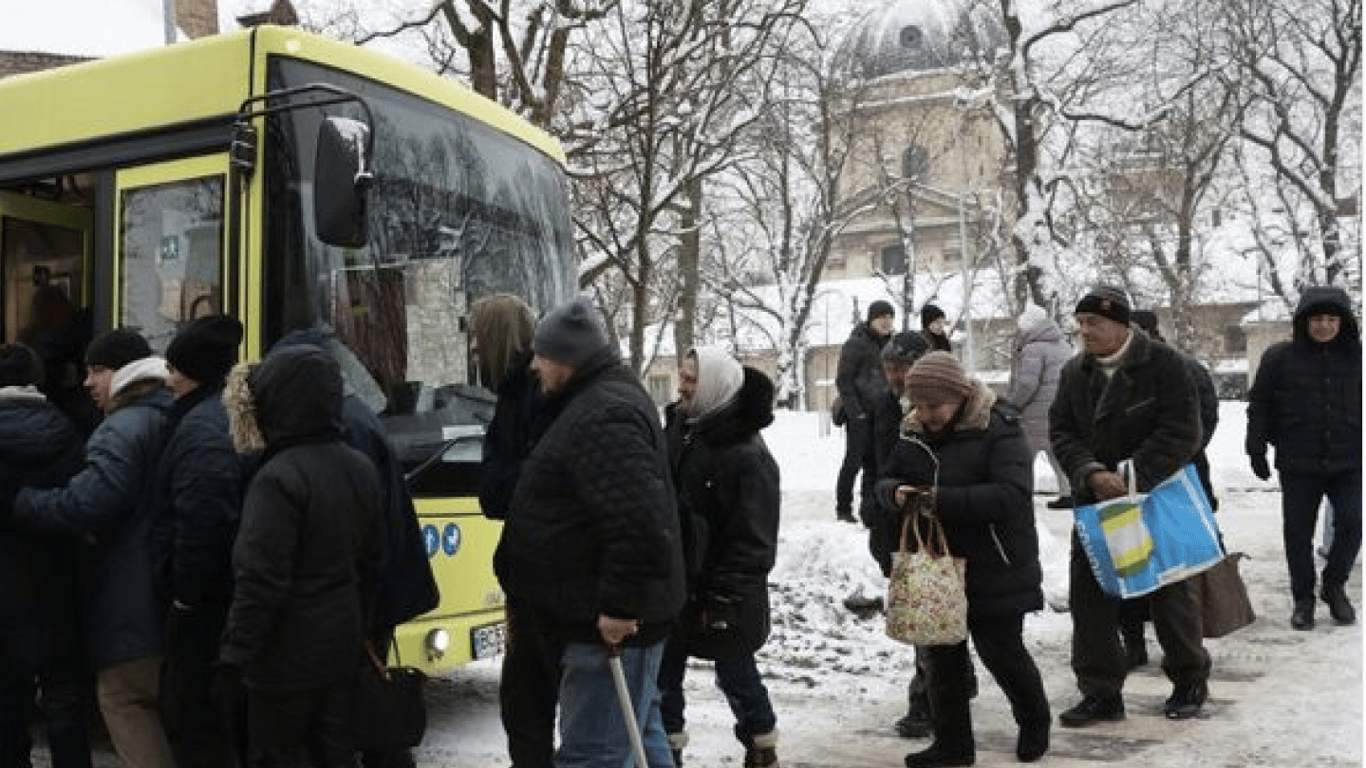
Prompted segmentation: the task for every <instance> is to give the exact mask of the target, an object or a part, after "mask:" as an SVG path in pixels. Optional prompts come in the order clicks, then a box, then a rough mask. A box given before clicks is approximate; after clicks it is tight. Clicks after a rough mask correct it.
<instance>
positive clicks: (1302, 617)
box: [1290, 597, 1314, 630]
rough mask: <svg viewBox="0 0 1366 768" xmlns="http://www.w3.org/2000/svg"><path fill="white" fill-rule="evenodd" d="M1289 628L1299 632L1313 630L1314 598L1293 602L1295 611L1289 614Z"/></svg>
mask: <svg viewBox="0 0 1366 768" xmlns="http://www.w3.org/2000/svg"><path fill="white" fill-rule="evenodd" d="M1290 626H1291V628H1293V629H1299V630H1306V629H1313V628H1314V598H1312V597H1311V598H1309V599H1308V600H1296V601H1295V610H1294V611H1291V613H1290Z"/></svg>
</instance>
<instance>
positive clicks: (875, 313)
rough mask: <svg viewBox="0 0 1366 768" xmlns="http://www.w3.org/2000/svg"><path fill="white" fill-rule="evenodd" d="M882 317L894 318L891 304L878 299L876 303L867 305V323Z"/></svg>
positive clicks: (894, 311)
mask: <svg viewBox="0 0 1366 768" xmlns="http://www.w3.org/2000/svg"><path fill="white" fill-rule="evenodd" d="M884 316H891V317H895V316H896V309H895V308H893V307H892V305H891V302H887V301H883V300H882V299H878V300H877V301H875V302H873V303H872V304H869V305H868V322H870V323H871V322H872V321H874V320H876V319H878V318H879V317H884Z"/></svg>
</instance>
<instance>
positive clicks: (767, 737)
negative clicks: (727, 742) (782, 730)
mask: <svg viewBox="0 0 1366 768" xmlns="http://www.w3.org/2000/svg"><path fill="white" fill-rule="evenodd" d="M777 747H778V731H777V730H772V731H769V732H768V733H761V734H758V735H756V736H754V737H753V738H751V739H750V740H749V746H747V747H746V748H745V768H779V766H778V752H777Z"/></svg>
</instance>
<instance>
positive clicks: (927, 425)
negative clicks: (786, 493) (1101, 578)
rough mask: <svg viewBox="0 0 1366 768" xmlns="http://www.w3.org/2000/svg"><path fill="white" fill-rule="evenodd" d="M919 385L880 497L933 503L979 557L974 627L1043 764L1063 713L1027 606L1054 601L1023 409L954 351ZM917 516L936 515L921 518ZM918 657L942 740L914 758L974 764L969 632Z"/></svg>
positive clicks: (920, 364) (960, 550)
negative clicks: (1050, 688) (1045, 584)
mask: <svg viewBox="0 0 1366 768" xmlns="http://www.w3.org/2000/svg"><path fill="white" fill-rule="evenodd" d="M907 390H908V393H909V395H910V399H911V402H912V404H913V407H912V410H911V412H910V413H909V414H908V415H907V416H906V419H905V421H904V422H903V424H902V428H903V429H902V439H901V440H899V441H898V442H897V445H896V448H894V449H893V450H892V455H891V457H890V458H889V459H888V462H887V466H886V467H885V468H883V471H882V475H881V479H879V480H878V483H877V497H878V501H879V502H881V503H882V505H883V508H884V509H888V510H903V511H904V510H908V509H912V508H915V509H919V508H923V507H925V506H929V507H930V510H931V514H933V515H934V516H935V517H937V518H938V519H939V520H940V521H941V522H942V523H943V526H944V533H945V536H946V538H947V539H948V546H949V551H950V552H951V553H952V554H953V555H954V556H956V557H961V558H964V559H965V560H967V584H966V592H967V598H968V632H969V634H970V635H971V636H972V643H973V645H974V646H975V647H976V649H977V655H978V657H979V658H980V659H981V660H982V664H983V665H985V666H986V668H987V669H988V670H989V671H990V672H991V675H992V677H994V678H995V679H996V682H997V683H998V684H999V685H1000V687H1001V689H1002V691H1004V692H1005V694H1006V699H1007V700H1008V701H1009V702H1010V706H1011V710H1012V714H1013V715H1014V718H1015V723H1016V725H1018V726H1019V738H1018V741H1017V742H1016V745H1015V751H1016V756H1017V757H1018V758H1019V759H1020V760H1021V761H1022V762H1033V761H1035V760H1038V759H1039V758H1040V757H1042V756H1043V754H1044V753H1045V752H1047V751H1048V731H1049V724H1050V720H1051V716H1050V714H1049V709H1048V697H1047V695H1046V693H1045V691H1044V687H1043V680H1042V678H1041V677H1040V676H1039V670H1038V667H1036V666H1035V664H1034V660H1033V659H1032V658H1031V657H1030V655H1029V651H1028V650H1027V649H1026V648H1025V645H1024V640H1023V629H1024V615H1025V614H1026V613H1028V612H1030V611H1037V610H1039V609H1040V608H1042V607H1043V590H1042V588H1041V584H1042V580H1043V570H1042V568H1041V567H1040V565H1039V542H1038V534H1037V532H1036V531H1035V528H1034V504H1033V500H1032V498H1031V494H1032V492H1033V483H1034V470H1033V461H1032V459H1031V457H1030V453H1029V448H1028V447H1027V445H1026V443H1025V439H1024V433H1023V432H1022V431H1021V429H1020V425H1019V418H1018V416H1017V415H1016V413H1015V411H1014V409H1013V408H1012V407H1010V406H1009V405H1008V404H1005V403H998V402H997V399H996V395H995V393H994V392H992V390H991V389H989V388H988V387H987V386H986V385H985V384H983V383H982V382H980V381H977V380H975V379H970V378H968V376H967V374H966V373H965V372H964V370H963V366H962V365H960V364H959V362H958V360H957V359H956V358H954V356H953V355H950V354H949V353H947V352H930V353H929V354H927V355H925V356H924V357H922V358H920V360H919V361H917V362H916V364H915V365H914V366H912V367H911V371H910V373H909V374H908V375H907ZM910 520H912V521H916V523H915V524H921V525H923V524H924V522H925V520H924V518H923V517H921V516H918V515H917V516H915V517H912V518H910ZM897 527H898V529H900V527H901V526H900V525H898V526H897ZM917 654H918V656H919V658H920V660H921V662H922V663H923V664H924V665H925V667H926V669H927V672H928V674H927V675H926V680H927V693H928V695H929V700H930V706H931V710H932V711H933V712H934V714H935V726H934V742H933V743H932V744H931V745H930V747H929V749H926V750H924V751H921V752H914V753H911V754H909V755H907V756H906V765H907V766H908V767H909V768H931V767H932V766H946V765H972V763H973V761H974V760H975V759H976V745H975V742H974V738H973V733H972V714H971V710H970V708H969V692H970V691H971V686H970V684H969V675H970V674H971V662H970V660H969V657H968V646H967V641H963V642H961V643H957V644H955V645H942V646H925V647H922V648H918V649H917Z"/></svg>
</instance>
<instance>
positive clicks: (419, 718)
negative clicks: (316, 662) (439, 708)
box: [351, 642, 427, 750]
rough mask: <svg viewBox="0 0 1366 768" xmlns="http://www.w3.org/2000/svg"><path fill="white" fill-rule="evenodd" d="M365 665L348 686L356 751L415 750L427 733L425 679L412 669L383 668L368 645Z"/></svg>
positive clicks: (367, 644) (415, 669) (420, 673)
mask: <svg viewBox="0 0 1366 768" xmlns="http://www.w3.org/2000/svg"><path fill="white" fill-rule="evenodd" d="M365 655H366V657H367V658H366V663H364V664H362V665H361V666H360V669H358V670H356V679H355V681H354V682H353V684H352V687H351V736H352V740H353V741H354V746H355V748H356V749H358V750H371V749H395V748H404V747H416V746H417V745H418V744H420V743H421V742H422V736H423V734H424V733H426V731H427V704H426V702H425V701H423V698H422V687H423V684H425V683H426V681H427V676H426V675H425V674H424V673H423V672H422V670H420V669H417V668H414V667H403V666H394V667H390V666H385V664H384V662H383V661H382V660H380V658H379V655H378V654H376V653H375V649H374V648H373V647H372V646H371V645H370V643H369V642H367V643H366V644H365Z"/></svg>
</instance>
